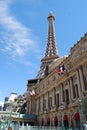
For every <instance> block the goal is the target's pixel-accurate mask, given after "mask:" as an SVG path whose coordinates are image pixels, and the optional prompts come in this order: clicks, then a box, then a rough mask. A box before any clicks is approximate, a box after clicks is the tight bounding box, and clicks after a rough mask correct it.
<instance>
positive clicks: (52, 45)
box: [36, 12, 59, 79]
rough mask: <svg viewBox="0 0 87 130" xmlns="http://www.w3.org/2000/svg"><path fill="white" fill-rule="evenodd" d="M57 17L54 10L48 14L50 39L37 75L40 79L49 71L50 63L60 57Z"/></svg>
mask: <svg viewBox="0 0 87 130" xmlns="http://www.w3.org/2000/svg"><path fill="white" fill-rule="evenodd" d="M54 20H55V17H54V15H53V13H52V12H50V14H49V15H48V22H49V26H48V40H47V46H46V51H45V56H44V57H43V58H42V60H41V62H42V63H41V66H40V70H39V72H38V74H37V76H36V78H38V79H42V78H44V77H45V76H47V75H48V73H49V65H51V64H52V63H53V62H54V61H55V59H57V58H59V55H58V49H57V43H56V35H55V27H54Z"/></svg>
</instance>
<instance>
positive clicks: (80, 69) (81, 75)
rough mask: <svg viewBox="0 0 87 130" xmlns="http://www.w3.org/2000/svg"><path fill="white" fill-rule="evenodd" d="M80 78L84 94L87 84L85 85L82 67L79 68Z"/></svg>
mask: <svg viewBox="0 0 87 130" xmlns="http://www.w3.org/2000/svg"><path fill="white" fill-rule="evenodd" d="M79 77H80V82H81V89H82V92H84V89H85V83H84V78H83V72H82V67H81V66H80V67H79Z"/></svg>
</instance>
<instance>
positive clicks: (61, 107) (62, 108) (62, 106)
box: [60, 104, 65, 130]
mask: <svg viewBox="0 0 87 130" xmlns="http://www.w3.org/2000/svg"><path fill="white" fill-rule="evenodd" d="M60 109H61V111H62V130H65V127H64V122H63V116H64V113H63V110H64V104H61V106H60Z"/></svg>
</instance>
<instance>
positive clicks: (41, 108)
mask: <svg viewBox="0 0 87 130" xmlns="http://www.w3.org/2000/svg"><path fill="white" fill-rule="evenodd" d="M41 112H43V96H42V97H41Z"/></svg>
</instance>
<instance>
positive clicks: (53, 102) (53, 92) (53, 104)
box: [52, 88, 55, 107]
mask: <svg viewBox="0 0 87 130" xmlns="http://www.w3.org/2000/svg"><path fill="white" fill-rule="evenodd" d="M52 106H53V107H54V106H55V88H53V91H52Z"/></svg>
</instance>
